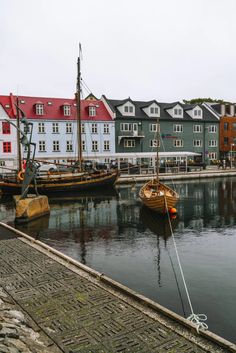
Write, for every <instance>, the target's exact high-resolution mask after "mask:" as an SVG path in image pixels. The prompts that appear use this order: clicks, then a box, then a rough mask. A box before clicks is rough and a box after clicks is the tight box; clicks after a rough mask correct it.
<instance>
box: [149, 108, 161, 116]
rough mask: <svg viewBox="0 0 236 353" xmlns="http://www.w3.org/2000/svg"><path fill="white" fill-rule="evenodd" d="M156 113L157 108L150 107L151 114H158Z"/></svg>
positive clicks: (157, 111)
mask: <svg viewBox="0 0 236 353" xmlns="http://www.w3.org/2000/svg"><path fill="white" fill-rule="evenodd" d="M158 113H159V108H154V107H151V108H150V114H151V115H158Z"/></svg>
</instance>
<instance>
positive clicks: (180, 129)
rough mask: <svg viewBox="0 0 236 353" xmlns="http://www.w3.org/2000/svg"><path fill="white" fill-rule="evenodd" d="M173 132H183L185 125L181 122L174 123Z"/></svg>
mask: <svg viewBox="0 0 236 353" xmlns="http://www.w3.org/2000/svg"><path fill="white" fill-rule="evenodd" d="M173 132H183V125H181V124H175V125H173Z"/></svg>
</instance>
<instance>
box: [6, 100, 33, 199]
mask: <svg viewBox="0 0 236 353" xmlns="http://www.w3.org/2000/svg"><path fill="white" fill-rule="evenodd" d="M16 108H17V110H18V113H21V116H22V118H21V119H20V123H21V124H23V125H24V130H22V129H20V128H19V127H18V126H16V124H14V123H13V122H12V121H9V120H7V121H8V122H9V123H10V124H11V125H13V126H14V127H15V128H16V129H17V130H18V131H19V133H20V134H21V137H20V143H21V145H22V146H23V148H24V150H25V151H27V157H26V168H25V170H20V171H19V173H18V177H19V179H21V180H22V187H21V196H20V200H22V199H25V198H27V195H28V192H29V188H30V185H31V184H33V185H34V190H35V193H36V195H37V196H38V195H39V193H38V190H37V181H36V176H37V173H38V168H39V166H40V164H39V163H38V162H36V161H35V160H34V158H35V151H36V143H34V142H32V133H33V123H30V122H29V121H28V120H27V118H26V116H25V114H24V112H23V111H22V110H21V109H20V108H19V107H18V106H17V105H16ZM28 135H29V136H28Z"/></svg>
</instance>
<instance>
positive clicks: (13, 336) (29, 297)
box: [0, 225, 236, 353]
mask: <svg viewBox="0 0 236 353" xmlns="http://www.w3.org/2000/svg"><path fill="white" fill-rule="evenodd" d="M5 231H6V232H5ZM7 232H9V231H8V230H6V229H4V227H3V226H2V225H0V286H1V288H2V289H1V290H0V298H1V302H0V304H1V305H0V310H1V312H0V322H1V326H0V352H7V353H8V352H9V353H30V352H32V353H33V352H34V353H39V352H40V353H49V352H51V353H54V352H55V353H58V352H66V353H136V352H137V353H138V352H139V353H157V352H158V353H167V352H169V353H176V352H181V353H204V352H212V353H213V352H214V353H218V352H222V353H224V352H236V350H235V345H233V344H230V343H229V342H228V341H225V340H223V339H221V338H219V337H218V336H215V335H214V334H211V333H209V334H208V336H206V337H205V338H204V337H203V336H202V335H197V333H196V330H195V329H193V328H192V327H191V325H190V326H189V328H188V327H186V325H185V324H184V319H182V320H183V323H182V322H181V319H180V321H178V320H176V318H177V315H176V314H174V313H173V318H171V315H163V313H161V312H158V310H157V309H155V305H154V306H153V307H152V305H151V301H148V300H147V304H148V303H149V305H147V304H145V300H143V299H142V298H143V297H142V296H139V297H137V299H135V295H132V293H134V292H132V291H130V295H128V294H129V291H126V290H125V289H124V290H122V285H118V286H117V287H116V286H115V285H113V284H115V283H116V282H114V281H112V280H109V279H108V280H107V281H106V280H105V276H103V275H102V274H100V276H92V275H91V273H89V272H86V271H85V268H83V265H82V267H81V268H80V266H76V264H75V261H74V262H73V261H72V262H71V261H69V260H68V259H66V258H65V257H64V258H63V257H62V258H61V257H60V256H58V255H57V254H56V252H55V251H53V250H51V251H49V250H50V249H47V248H46V246H45V247H44V248H43V247H42V246H41V245H40V242H38V241H33V240H32V242H30V240H27V239H25V238H24V237H21V238H14V237H11V234H12V233H11V231H10V232H9V234H8V235H7V234H6V233H7ZM4 234H5V239H3V238H4ZM1 235H3V237H2V236H1ZM1 239H3V240H1ZM94 272H95V271H94ZM119 288H120V289H121V290H118V289H119ZM157 306H158V304H157ZM7 311H8V313H7ZM166 312H167V314H168V310H166ZM9 313H10V314H9ZM168 316H169V317H168ZM185 321H186V320H185ZM211 335H212V337H213V336H214V337H215V338H216V337H218V338H219V342H218V344H217V343H216V342H215V343H212V342H210V340H209V337H211ZM215 338H214V340H215ZM223 346H224V347H223ZM4 349H5V350H4Z"/></svg>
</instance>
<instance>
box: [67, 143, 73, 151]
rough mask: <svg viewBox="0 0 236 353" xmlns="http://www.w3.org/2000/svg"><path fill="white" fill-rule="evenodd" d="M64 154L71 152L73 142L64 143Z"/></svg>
mask: <svg viewBox="0 0 236 353" xmlns="http://www.w3.org/2000/svg"><path fill="white" fill-rule="evenodd" d="M66 152H73V142H72V141H66Z"/></svg>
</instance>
